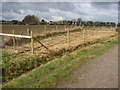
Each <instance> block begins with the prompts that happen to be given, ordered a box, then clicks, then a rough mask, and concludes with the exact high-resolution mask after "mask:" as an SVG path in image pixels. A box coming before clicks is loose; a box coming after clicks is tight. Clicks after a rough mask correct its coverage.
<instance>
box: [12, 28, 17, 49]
mask: <svg viewBox="0 0 120 90" xmlns="http://www.w3.org/2000/svg"><path fill="white" fill-rule="evenodd" d="M13 34H15V31H14V30H13ZM12 38H13V48H15V46H16V45H15V37H12Z"/></svg>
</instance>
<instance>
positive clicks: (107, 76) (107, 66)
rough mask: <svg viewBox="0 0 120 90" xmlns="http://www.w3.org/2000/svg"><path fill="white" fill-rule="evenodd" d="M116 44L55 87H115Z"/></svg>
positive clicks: (116, 71)
mask: <svg viewBox="0 0 120 90" xmlns="http://www.w3.org/2000/svg"><path fill="white" fill-rule="evenodd" d="M117 87H118V46H116V47H114V48H112V49H110V50H108V51H106V53H105V54H104V55H102V56H98V57H96V58H94V59H91V60H89V62H88V63H86V64H85V65H84V66H82V67H80V68H78V69H77V70H76V71H74V72H73V74H72V75H71V78H70V79H69V80H66V81H65V82H61V83H58V86H57V88H117Z"/></svg>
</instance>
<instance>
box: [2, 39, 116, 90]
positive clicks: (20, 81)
mask: <svg viewBox="0 0 120 90" xmlns="http://www.w3.org/2000/svg"><path fill="white" fill-rule="evenodd" d="M117 43H118V40H117V38H113V39H111V40H108V41H105V42H100V43H99V44H95V45H92V46H89V47H88V48H84V49H82V50H77V51H76V52H73V53H71V54H67V55H64V56H63V57H61V58H57V59H56V60H54V61H51V62H49V63H48V64H45V65H43V66H41V67H38V68H36V69H34V70H32V71H30V72H28V73H26V74H25V75H24V76H20V77H19V78H17V79H15V80H13V81H11V82H8V83H6V84H4V85H3V88H49V87H54V86H56V84H57V82H60V81H61V80H64V78H65V77H68V76H69V75H70V73H71V72H72V71H73V70H74V69H76V68H77V67H78V66H82V65H83V64H84V63H85V62H87V60H89V59H90V58H93V57H95V56H99V55H102V54H104V51H105V50H107V49H109V48H111V47H113V46H115V45H116V44H117Z"/></svg>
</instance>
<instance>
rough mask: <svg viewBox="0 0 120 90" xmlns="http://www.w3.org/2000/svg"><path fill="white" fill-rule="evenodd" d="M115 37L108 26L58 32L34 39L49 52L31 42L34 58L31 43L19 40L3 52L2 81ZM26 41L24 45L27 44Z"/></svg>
mask: <svg viewBox="0 0 120 90" xmlns="http://www.w3.org/2000/svg"><path fill="white" fill-rule="evenodd" d="M116 35H117V32H116V31H115V28H108V27H85V28H84V29H83V28H82V29H81V28H80V27H78V28H75V30H74V31H70V32H69V36H68V32H67V29H66V31H65V33H58V34H57V35H55V34H51V36H49V37H47V36H44V37H45V38H42V39H41V38H39V37H37V39H38V40H39V41H41V42H42V43H43V44H44V45H45V46H46V47H47V48H48V49H49V50H47V49H46V48H45V47H43V46H41V45H40V44H39V43H38V42H36V41H34V55H31V43H30V40H29V39H27V41H28V42H27V41H24V39H23V40H20V41H18V42H19V43H23V44H17V45H16V46H15V47H14V48H13V47H12V46H7V47H5V48H4V49H3V71H4V73H3V76H4V78H3V81H9V80H12V79H13V78H16V77H18V76H20V75H21V74H23V73H26V72H27V71H30V70H32V69H34V68H36V67H38V66H40V65H42V64H45V63H47V62H49V61H51V60H53V59H54V58H56V57H59V56H62V55H63V54H65V53H66V52H72V51H74V50H77V49H78V48H82V47H85V46H88V45H91V44H94V43H98V42H100V41H104V40H107V39H109V38H111V37H114V36H116ZM26 42H27V43H26Z"/></svg>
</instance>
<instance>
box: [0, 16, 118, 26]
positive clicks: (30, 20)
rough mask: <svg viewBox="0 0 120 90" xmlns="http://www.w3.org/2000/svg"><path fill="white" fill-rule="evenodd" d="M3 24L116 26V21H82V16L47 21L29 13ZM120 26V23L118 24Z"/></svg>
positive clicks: (3, 21)
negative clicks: (20, 19) (20, 18)
mask: <svg viewBox="0 0 120 90" xmlns="http://www.w3.org/2000/svg"><path fill="white" fill-rule="evenodd" d="M1 23H2V24H18V25H47V24H48V25H77V26H79V25H81V26H108V27H109V26H112V27H115V26H116V24H115V23H114V22H93V21H82V19H81V18H78V19H73V20H61V21H49V22H47V21H45V20H44V19H41V20H39V18H38V17H37V16H35V15H27V16H25V17H24V19H23V20H22V21H18V20H12V21H5V20H2V21H1ZM117 26H120V23H118V24H117Z"/></svg>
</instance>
